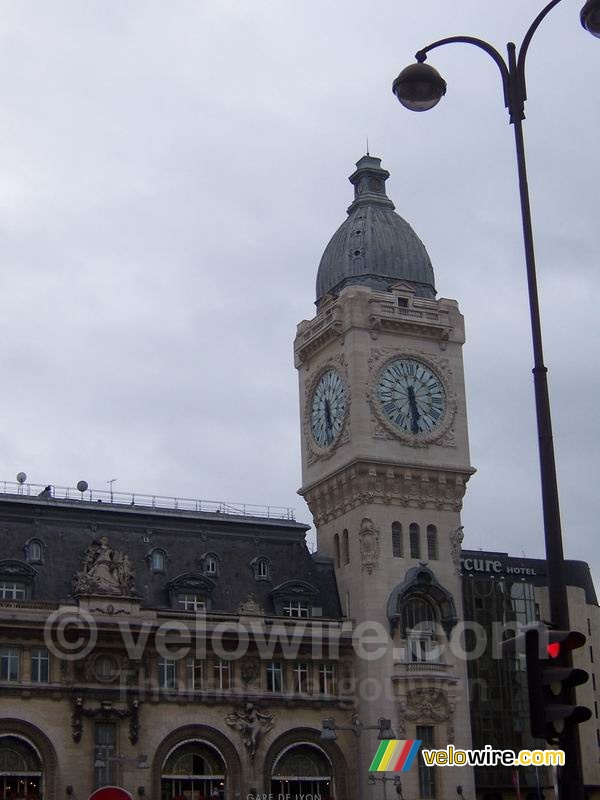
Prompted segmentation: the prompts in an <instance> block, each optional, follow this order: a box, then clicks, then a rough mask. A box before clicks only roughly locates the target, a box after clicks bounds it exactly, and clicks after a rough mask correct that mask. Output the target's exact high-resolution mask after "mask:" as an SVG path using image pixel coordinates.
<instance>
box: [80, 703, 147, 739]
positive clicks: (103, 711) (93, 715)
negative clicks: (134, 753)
mask: <svg viewBox="0 0 600 800" xmlns="http://www.w3.org/2000/svg"><path fill="white" fill-rule="evenodd" d="M72 708H73V712H72V714H71V738H72V739H73V741H74V742H75V743H76V744H78V743H79V742H80V741H81V738H82V736H83V719H84V717H87V718H88V719H101V720H113V719H114V720H120V719H129V741H130V742H131V744H137V742H138V739H139V733H140V701H139V700H138V698H137V697H130V698H128V700H127V708H114V706H113V704H112V702H110V701H109V700H102V701H101V702H100V704H99V705H98V706H96V707H95V708H86V707H85V706H84V705H83V697H81V696H77V697H74V698H73V700H72Z"/></svg>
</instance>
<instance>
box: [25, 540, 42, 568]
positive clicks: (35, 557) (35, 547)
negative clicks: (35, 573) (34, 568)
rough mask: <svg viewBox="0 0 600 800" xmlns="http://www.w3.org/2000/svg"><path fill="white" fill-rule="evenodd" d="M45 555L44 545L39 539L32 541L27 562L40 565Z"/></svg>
mask: <svg viewBox="0 0 600 800" xmlns="http://www.w3.org/2000/svg"><path fill="white" fill-rule="evenodd" d="M43 554H44V550H43V545H42V543H41V542H40V541H39V539H32V540H31V541H30V542H28V543H27V561H33V562H34V563H40V562H41V561H42V556H43Z"/></svg>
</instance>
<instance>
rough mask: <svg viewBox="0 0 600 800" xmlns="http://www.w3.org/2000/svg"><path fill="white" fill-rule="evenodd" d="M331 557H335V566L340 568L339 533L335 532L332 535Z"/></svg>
mask: <svg viewBox="0 0 600 800" xmlns="http://www.w3.org/2000/svg"><path fill="white" fill-rule="evenodd" d="M333 557H334V558H335V566H336V567H337V568H338V569H339V568H340V535H339V533H336V534H335V536H334V537H333Z"/></svg>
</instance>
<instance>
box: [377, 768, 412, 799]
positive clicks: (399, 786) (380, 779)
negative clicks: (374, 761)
mask: <svg viewBox="0 0 600 800" xmlns="http://www.w3.org/2000/svg"><path fill="white" fill-rule="evenodd" d="M388 781H392V783H393V784H394V786H395V787H396V794H397V795H398V800H405V797H404V795H403V794H402V779H401V777H400V775H394V777H393V778H388V776H387V775H386V774H385V773H384V774H383V775H373V773H372V772H371V773H370V774H369V785H370V786H375V785H376V784H377V783H378V782H379V783H382V784H383V800H387V789H386V785H387V783H388Z"/></svg>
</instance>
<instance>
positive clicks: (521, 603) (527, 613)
mask: <svg viewBox="0 0 600 800" xmlns="http://www.w3.org/2000/svg"><path fill="white" fill-rule="evenodd" d="M510 596H511V599H512V606H513V610H514V612H515V616H516V621H517V622H518V623H520V624H521V625H527V624H529V623H530V622H535V619H536V613H535V595H534V589H533V584H531V583H525V581H518V582H517V583H513V585H512V586H511V587H510Z"/></svg>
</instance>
